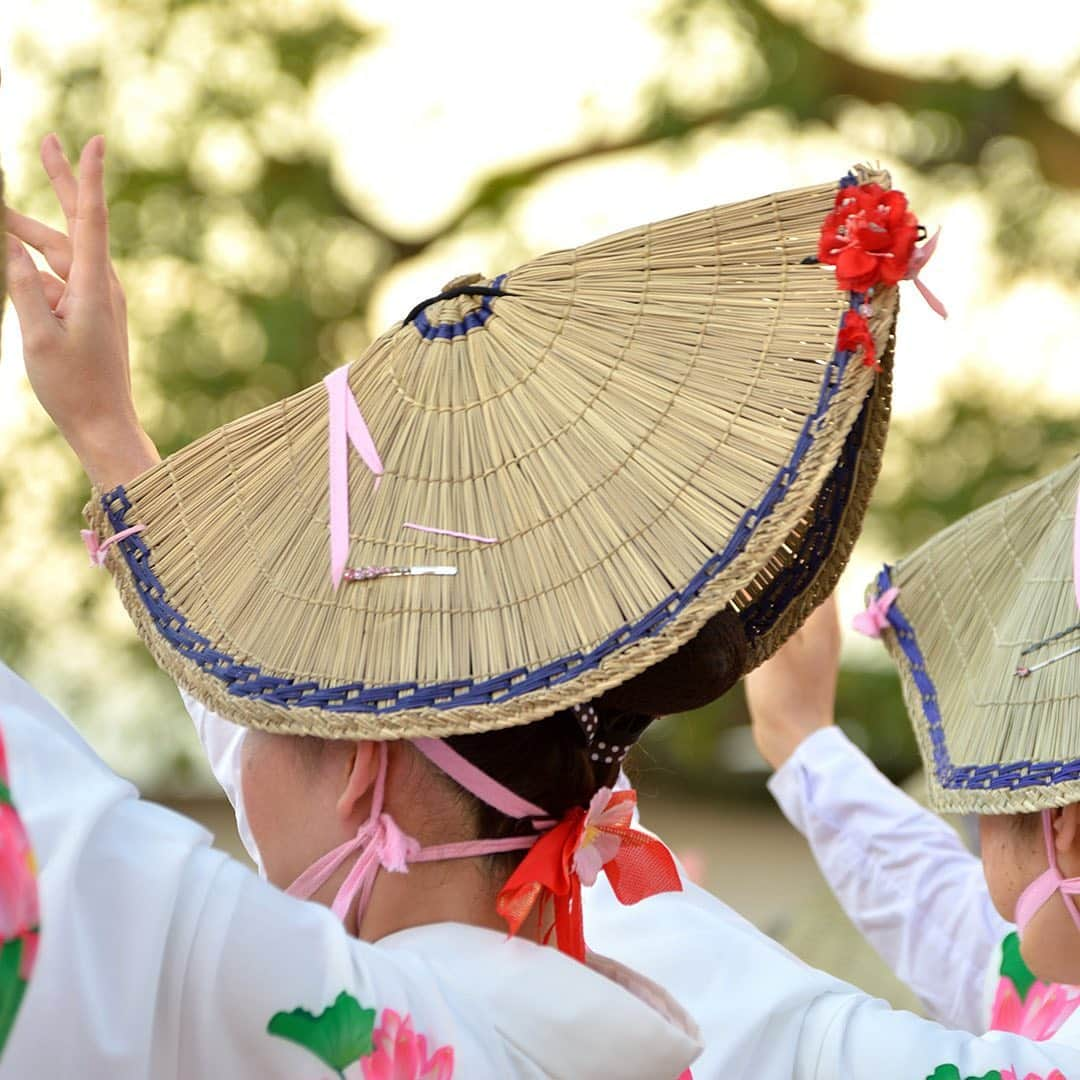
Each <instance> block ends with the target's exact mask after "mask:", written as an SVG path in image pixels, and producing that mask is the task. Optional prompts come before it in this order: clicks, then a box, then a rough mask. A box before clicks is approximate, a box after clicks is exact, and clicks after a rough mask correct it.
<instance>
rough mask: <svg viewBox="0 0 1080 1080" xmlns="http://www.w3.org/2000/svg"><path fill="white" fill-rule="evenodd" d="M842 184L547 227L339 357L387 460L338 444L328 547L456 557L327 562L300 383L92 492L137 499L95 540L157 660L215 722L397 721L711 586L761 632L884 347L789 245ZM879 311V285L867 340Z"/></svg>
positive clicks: (633, 641) (647, 642) (458, 705)
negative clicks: (851, 337)
mask: <svg viewBox="0 0 1080 1080" xmlns="http://www.w3.org/2000/svg"><path fill="white" fill-rule="evenodd" d="M874 179H877V180H879V181H884V182H886V183H887V178H886V177H884V176H881V175H878V176H875V177H874ZM836 190H837V188H836V185H832V184H830V185H822V186H819V187H815V188H808V189H802V190H799V191H794V192H788V193H785V194H782V195H777V196H771V197H767V198H763V199H757V200H753V201H751V202H748V203H741V204H737V205H734V206H730V207H725V208H717V209H712V210H706V211H701V212H699V213H696V214H690V215H685V216H683V217H681V218H676V219H672V220H670V221H666V222H661V223H658V224H654V225H650V226H645V227H642V228H639V229H634V230H630V231H628V232H625V233H622V234H619V235H618V236H615V237H610V238H607V239H605V240H601V241H598V242H596V243H594V244H589V245H586V246H585V247H583V248H579V249H576V250H574V251H564V252H556V253H553V254H551V255H547V256H544V257H542V258H540V259H537V260H535V261H534V262H532V263H529V264H526V265H525V266H523V267H520V268H519V269H517V270H514V271H512V272H511V273H509V274H508V275H506V276H505V277H503V278H501V279H497V282H498V284H499V285H500V286H501V288H502V289H504V290H505V291H506V293H507V295H504V296H500V297H498V298H494V299H493V298H491V297H485V298H483V299H478V298H476V297H473V296H460V297H455V298H454V299H449V300H444V301H440V302H438V303H435V304H432V305H430V306H429V307H427V309H426V310H425V311H424V312H423V313H421V314H420V315H419V316H418V317H417V318H416V319H414V320H413V321H411V322H409V323H407V325H404V326H399V327H396V328H394V329H393V330H391V331H390V332H388V333H387V334H385V335H384V336H383V337H381V338H379V339H378V340H377V341H376V342H374V343H373V344H372V346H371V347H370V348H369V349H368V350H367V351H366V353H365V354H364V356H363V357H362V358H361V359H360V360H358V361H356V362H355V363H354V364H352V365H351V366H350V369H349V385H350V389H351V391H352V393H353V394H354V395H355V398H356V400H357V402H358V403H359V405H360V407H361V409H362V411H363V416H364V418H365V420H366V422H367V425H368V427H369V429H370V432H371V435H372V437H373V439H374V442H375V444H376V446H377V447H378V450H379V453H380V454H381V457H382V461H383V464H384V466H385V474H384V476H383V478H382V481H381V484H380V485H379V487H378V489H377V490H376V486H375V484H374V483H373V478H372V475H371V474H370V473H369V472H368V471H367V469H366V468H365V467H364V465H363V463H362V462H361V461H360V459H359V457H358V456H357V455H355V454H354V455H352V457H351V464H350V474H349V492H350V521H351V545H350V560H349V561H350V564H351V565H353V566H357V567H362V566H369V565H371V566H398V565H404V566H409V565H452V566H454V567H456V569H457V575H456V576H455V577H426V578H422V577H417V578H393V579H389V578H388V579H383V580H379V581H373V582H364V583H353V584H345V585H342V586H341V587H340V588H339V589H338V590H336V591H335V589H334V588H333V585H332V582H331V580H330V575H329V553H328V540H327V530H328V494H327V472H326V470H327V464H326V463H327V437H328V436H327V430H328V429H327V396H326V391H325V390H324V388H323V387H322V386H321V385H320V386H315V387H311V388H309V389H308V390H305V391H303V392H301V393H300V394H297V395H295V396H294V397H291V398H289V399H287V400H285V401H283V402H281V403H279V404H277V405H274V406H271V407H269V408H267V409H263V410H260V411H259V412H257V413H255V414H252V415H251V416H247V417H244V418H242V419H240V420H237V421H235V422H233V423H230V424H227V425H225V426H224V427H223V428H221V429H219V430H217V431H215V432H212V433H210V434H209V435H207V436H206V437H204V438H203V439H200V440H199V441H198V442H196V443H194V444H192V445H191V446H189V447H187V448H185V449H184V450H181V451H180V452H178V453H177V454H175V455H173V456H172V457H170V458H169V459H167V460H166V461H165V462H163V463H162V464H161V465H160V466H158V467H157V468H155V469H153V470H151V471H150V472H148V473H146V474H144V475H143V476H141V477H139V478H138V479H136V480H135V481H134V482H133V483H131V484H130V485H128V486H127V489H126V490H118V491H116V492H112V493H109V494H108V495H107V496H105V497H104V498H103V499H102V500H100V501H99V502H95V503H93V504H91V507H90V508H89V517H90V519H91V522H92V524H93V525H94V527H95V528H97V529H98V530H99V531H100V532H101V533H102V535H109V534H112V533H114V532H118V531H121V530H122V529H124V528H128V527H130V526H132V525H135V524H139V525H141V526H143V531H142V532H140V533H139V534H138V535H136V536H132V537H130V538H129V539H126V540H123V541H121V542H120V543H119V544H117V545H116V546H115V547H113V548H111V549H110V550H109V553H108V557H107V562H106V565H107V566H108V567H109V569H110V571H111V572H112V573H113V574H114V576H115V577H116V580H117V582H118V584H119V587H120V592H121V596H122V597H123V599H124V602H125V604H126V606H127V608H128V611H129V612H130V614H131V615H132V617H133V619H134V620H135V623H136V625H137V627H138V628H139V630H140V632H141V634H142V636H143V638H144V640H145V641H146V643H147V645H148V646H149V647H150V650H151V652H152V653H153V654H154V656H155V658H156V659H157V661H158V662H159V663H160V664H161V666H162V667H164V668H165V670H166V671H168V673H169V674H170V675H171V676H172V677H173V678H174V679H175V680H176V681H177V682H178V683H179V684H180V685H181V686H183V687H184V688H186V689H187V690H189V691H190V692H191V693H192V694H194V695H195V696H196V697H198V698H199V699H200V700H202V701H203V702H205V703H206V704H207V705H208V706H210V707H211V708H214V709H215V710H217V711H218V712H220V713H222V714H223V715H224V716H226V717H228V718H229V719H231V720H234V721H235V722H238V723H243V724H248V725H252V726H256V727H261V728H265V729H268V730H274V731H283V732H286V731H287V732H295V733H310V734H317V735H322V736H327V737H354V738H380V739H392V738H411V737H417V736H431V735H439V736H441V735H449V734H462V733H470V732H479V731H485V730H492V729H494V728H498V727H505V726H510V725H513V724H519V723H525V722H528V721H531V720H535V719H538V718H540V717H542V716H545V715H549V714H550V713H552V712H554V711H556V710H558V709H560V708H565V707H567V706H569V705H571V704H575V703H577V702H581V701H584V700H588V699H591V698H593V697H595V696H597V695H598V694H600V693H601V692H603V691H604V690H605V689H608V688H609V687H612V686H615V685H617V684H619V683H621V682H623V681H625V680H626V679H628V678H630V677H632V676H633V675H635V674H637V673H639V672H640V671H643V670H645V669H646V668H648V667H650V666H652V665H653V664H655V663H656V662H658V661H659V660H661V659H663V658H664V657H666V656H668V655H670V653H672V652H673V651H674V650H675V649H677V648H678V647H679V645H681V644H682V643H684V642H685V641H687V640H688V639H689V638H691V637H692V636H693V635H694V634H695V633H696V632H697V631H698V629H700V627H701V626H702V624H703V623H704V622H705V621H706V620H707V619H708V618H709V617H710V616H711V615H713V614H714V613H716V612H717V611H719V610H721V609H722V608H724V607H727V606H730V607H732V608H733V609H734V610H736V611H738V612H739V613H740V614H741V615H742V616H743V618H744V621H745V622H746V623H747V625H750V624H751V623H752V624H753V630H752V632H751V649H752V653H753V657H754V659H755V661H756V660H760V659H761V658H763V657H764V656H765V655H767V654H768V653H769V652H770V651H772V649H774V648H775V647H776V646H777V645H778V644H779V643H780V642H781V641H782V640H783V637H784V636H786V634H787V633H789V632H790V631H791V630H792V629H794V627H795V626H797V625H798V623H799V622H800V621H801V619H802V618H803V617H805V614H806V613H807V612H808V610H809V609H810V608H811V607H812V606H813V604H814V603H816V602H817V600H818V599H819V598H820V596H823V595H824V593H825V591H826V590H827V588H830V587H831V585H832V584H833V583H834V581H835V577H836V576H837V574H838V573H839V569H840V568H841V567H842V565H843V563H844V561H845V560H846V558H847V554H848V552H849V551H850V546H851V543H852V542H853V540H854V537H855V535H856V534H857V532H858V528H859V524H860V522H861V518H862V513H863V511H864V509H865V503H866V500H867V498H868V496H869V490H870V488H871V487H872V484H873V479H874V477H875V476H876V472H877V467H878V462H879V459H880V453H881V447H882V444H883V441H884V431H885V426H886V420H887V416H888V389H889V383H888V376H887V375H886V376H885V377H884V378H883V379H881V380H880V381H878V382H877V384H876V385H875V373H874V371H873V370H872V369H871V368H869V367H867V366H865V365H864V364H863V363H862V362H861V360H860V359H859V357H858V356H857V355H852V354H849V353H844V352H837V351H836V335H837V329H838V326H839V323H840V319H841V316H842V315H843V313H844V312H845V311H846V310H847V309H848V307H849V306H850V304H851V303H852V300H851V295H850V294H848V293H844V292H841V291H839V290H838V289H837V287H836V281H835V277H834V275H833V272H832V270H831V269H829V268H825V267H819V266H808V265H804V260H805V259H806V257H807V256H811V255H813V254H814V253H815V251H816V248H817V242H818V236H819V232H820V229H821V224H822V221H823V220H824V218H825V215H826V214H827V213H828V212H829V210H830V209H831V208H832V205H833V201H834V197H835V194H836ZM895 313H896V289H895V288H886V289H882V290H881V291H880V292H879V293H878V295H876V296H875V298H874V303H873V314H872V315H871V317H870V319H869V322H870V329H871V331H872V333H873V335H874V339H875V343H876V347H877V352H878V354H879V355H883V354H885V353H887V352H888V345H889V341H890V338H891V334H892V330H893V325H894V322H895ZM872 391H873V393H872V396H871V392H872ZM405 523H421V524H424V525H426V526H430V527H438V528H444V529H453V530H455V531H460V532H466V533H468V534H470V535H479V536H483V537H487V538H489V539H492V540H494V541H495V542H494V543H481V542H477V541H475V540H468V539H461V538H458V537H451V536H445V535H431V534H426V533H420V532H416V531H413V530H410V529H407V528H405V527H404V526H405Z"/></svg>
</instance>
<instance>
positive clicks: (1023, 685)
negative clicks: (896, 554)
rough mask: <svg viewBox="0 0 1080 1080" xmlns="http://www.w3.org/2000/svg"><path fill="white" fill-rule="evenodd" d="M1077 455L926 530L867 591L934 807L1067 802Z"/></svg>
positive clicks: (1078, 782) (1078, 774)
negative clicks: (929, 533)
mask: <svg viewBox="0 0 1080 1080" xmlns="http://www.w3.org/2000/svg"><path fill="white" fill-rule="evenodd" d="M1078 490H1080V457H1076V458H1074V459H1073V460H1072V461H1070V462H1069V463H1068V464H1067V465H1065V466H1064V467H1063V468H1061V469H1058V470H1057V471H1056V472H1054V473H1052V474H1051V475H1049V476H1047V477H1045V478H1044V479H1042V480H1039V481H1037V482H1035V483H1033V484H1029V485H1028V486H1027V487H1024V488H1021V489H1020V490H1019V491H1014V492H1013V493H1012V494H1010V495H1006V496H1005V497H1004V498H1001V499H997V500H996V501H995V502H992V503H990V504H989V505H987V506H984V507H982V508H981V509H979V510H976V511H975V512H974V513H972V514H969V515H968V516H967V517H965V518H962V519H961V520H960V521H958V522H957V523H956V524H954V525H952V526H950V527H949V528H948V529H945V530H944V531H943V532H941V533H938V534H937V535H936V536H934V537H932V538H931V539H930V540H928V541H927V542H926V543H925V544H924V545H923V546H922V547H921V548H919V549H918V550H917V551H915V552H914V553H913V554H911V555H909V556H908V557H907V558H906V559H903V560H902V561H901V562H900V563H899V564H898V565H897V566H895V567H886V568H885V569H884V570H882V571H881V573H880V574H879V575H878V578H877V581H876V582H875V583H874V585H873V586H872V589H871V595H872V600H871V605H872V607H875V608H877V609H878V610H880V612H881V615H882V621H883V623H884V632H883V637H884V639H885V643H886V645H887V646H888V649H889V652H890V653H891V654H892V657H893V659H894V660H895V661H896V664H897V667H898V668H899V669H900V676H901V681H902V682H903V686H904V697H905V700H906V702H907V707H908V713H909V715H910V717H911V721H912V723H913V725H914V727H915V734H916V738H917V741H918V744H919V750H920V752H921V755H922V759H923V764H924V766H925V767H926V774H927V779H928V784H929V790H930V803H931V805H932V806H933V807H934V808H935V809H936V810H941V811H952V812H956V813H979V814H1006V813H1019V812H1022V811H1033V810H1043V809H1048V808H1051V807H1055V806H1064V805H1065V804H1067V803H1070V802H1077V801H1080V723H1078V721H1080V583H1078V575H1080V529H1078V527H1077V508H1078Z"/></svg>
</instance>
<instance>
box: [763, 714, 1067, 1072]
mask: <svg viewBox="0 0 1080 1080" xmlns="http://www.w3.org/2000/svg"><path fill="white" fill-rule="evenodd" d="M769 789H770V791H771V792H772V794H773V796H774V797H775V799H776V801H777V802H778V803H779V805H780V808H781V809H782V810H783V811H784V814H785V815H786V817H787V818H788V820H789V821H790V822H791V823H792V824H793V825H794V826H795V827H796V828H797V829H798V830H799V831H800V832H801V833H802V834H803V835H804V836H805V837H806V838H807V840H808V841H809V842H810V847H811V849H812V850H813V853H814V857H815V858H816V860H817V862H818V865H819V866H820V867H821V870H822V873H823V874H824V875H825V878H826V880H827V881H828V882H829V885H830V887H831V888H832V890H833V892H834V893H835V894H836V897H837V899H838V900H839V901H840V904H841V906H842V907H843V908H844V910H845V912H846V913H847V915H848V916H849V918H850V919H851V921H852V922H853V923H854V924H855V926H856V927H857V928H858V929H859V931H860V932H861V933H862V934H863V936H864V937H866V939H867V940H868V941H869V942H870V943H871V945H873V946H874V948H875V949H876V950H877V951H878V953H879V954H880V955H881V957H882V958H883V959H884V960H885V962H886V963H887V964H888V965H889V967H891V968H892V970H893V971H894V972H895V973H896V975H897V976H898V977H899V978H900V979H901V980H902V981H903V982H905V983H907V985H908V986H910V987H911V988H912V989H913V990H914V991H915V993H916V994H918V996H919V997H920V999H921V1000H922V1001H923V1003H924V1004H925V1006H926V1009H927V1012H928V1013H929V1014H930V1015H931V1016H933V1017H935V1018H936V1019H938V1020H940V1021H941V1022H942V1023H944V1024H949V1025H950V1026H953V1027H959V1028H964V1029H966V1030H968V1031H974V1032H981V1031H986V1030H987V1029H988V1028H993V1029H995V1030H1003V1031H1013V1032H1018V1033H1022V1034H1025V1035H1028V1036H1030V1037H1032V1038H1035V1039H1046V1038H1051V1037H1052V1038H1055V1039H1056V1040H1061V1041H1072V1042H1074V1043H1075V1044H1076V1045H1078V1046H1080V988H1077V987H1072V986H1061V985H1058V984H1045V983H1041V982H1039V981H1038V980H1036V979H1035V977H1034V976H1033V975H1032V974H1031V973H1030V972H1029V971H1027V969H1026V967H1025V966H1024V964H1023V961H1022V960H1021V959H1020V957H1019V949H1018V939H1017V937H1016V933H1015V927H1014V926H1013V925H1012V924H1011V923H1009V922H1008V921H1007V920H1005V919H1003V918H1002V917H1001V916H1000V915H999V914H998V913H997V910H996V909H995V908H994V905H993V902H992V901H991V899H990V893H989V891H988V889H987V886H986V881H985V878H984V877H983V868H982V863H981V862H980V860H979V859H978V858H976V857H975V856H974V855H972V854H971V852H969V851H968V849H967V848H966V847H965V846H964V844H963V843H962V842H961V840H960V838H959V837H958V836H957V835H956V833H955V832H954V831H953V830H952V829H951V828H950V827H949V826H948V825H947V824H946V822H944V821H943V820H942V819H941V818H940V817H938V816H937V815H936V814H933V813H931V812H930V811H929V810H926V809H924V808H923V807H921V806H920V805H919V804H918V803H916V802H915V800H914V799H911V798H909V797H908V796H907V795H905V794H904V792H902V791H901V790H900V789H899V788H897V787H896V786H895V785H894V784H892V783H890V782H889V781H888V780H887V779H886V778H885V777H884V776H882V774H881V773H880V772H879V771H878V769H877V768H876V766H875V765H874V764H873V762H871V761H870V759H869V758H867V757H866V755H865V754H863V753H862V752H861V751H860V750H858V749H857V748H856V747H855V746H854V745H852V743H851V742H850V741H849V740H848V739H847V737H846V736H845V735H844V734H843V732H841V731H840V730H839V728H836V727H829V728H825V729H823V730H821V731H819V732H816V733H815V734H814V735H812V736H810V737H809V738H807V739H805V740H804V741H803V742H802V743H801V744H800V746H799V747H798V749H797V750H796V751H795V753H794V754H792V756H791V757H790V758H789V759H788V761H787V762H785V763H784V765H783V766H781V768H780V769H779V770H778V771H777V772H776V774H775V775H774V776H773V777H772V779H771V780H770V781H769ZM1078 1076H1080V1074H1078Z"/></svg>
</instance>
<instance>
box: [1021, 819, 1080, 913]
mask: <svg viewBox="0 0 1080 1080" xmlns="http://www.w3.org/2000/svg"><path fill="white" fill-rule="evenodd" d="M1050 813H1051V812H1050V811H1049V810H1044V811H1043V812H1042V824H1043V839H1044V840H1045V841H1046V858H1047V861H1048V862H1049V864H1050V865H1049V866H1048V867H1047V869H1046V870H1044V871H1043V872H1042V873H1041V874H1040V875H1039V876H1038V877H1037V878H1036V879H1035V880H1034V881H1033V882H1032V883H1031V884H1030V885H1029V886H1028V887H1027V888H1026V889H1025V890H1024V891H1023V892H1022V893H1021V894H1020V899H1019V900H1017V901H1016V918H1015V920H1014V921H1015V922H1016V928H1017V930H1019V931H1020V933H1021V934H1022V933H1023V932H1024V928H1025V927H1026V926H1027V925H1028V923H1030V922H1031V920H1032V919H1033V918H1034V917H1035V913H1036V912H1037V911H1039V910H1040V909H1041V908H1042V907H1043V906H1044V905H1045V904H1046V903H1047V901H1048V900H1049V899H1050V898H1051V897H1052V896H1053V895H1054V893H1056V892H1060V893H1061V900H1062V902H1063V903H1064V905H1065V907H1066V908H1067V909H1068V912H1069V915H1070V916H1071V917H1072V921H1073V922H1074V923H1075V924H1076V928H1077V930H1080V910H1077V907H1076V904H1075V903H1074V902H1073V901H1072V900H1070V899H1069V897H1070V896H1080V878H1067V877H1065V876H1064V874H1062V872H1061V870H1060V869H1058V862H1057V853H1056V852H1055V851H1054V826H1053V824H1052V822H1051V820H1050Z"/></svg>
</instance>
